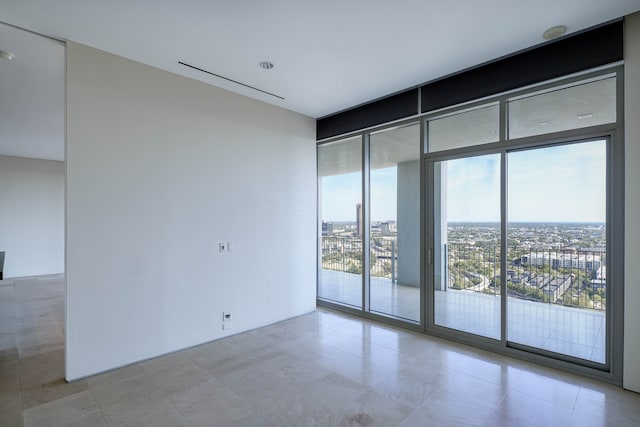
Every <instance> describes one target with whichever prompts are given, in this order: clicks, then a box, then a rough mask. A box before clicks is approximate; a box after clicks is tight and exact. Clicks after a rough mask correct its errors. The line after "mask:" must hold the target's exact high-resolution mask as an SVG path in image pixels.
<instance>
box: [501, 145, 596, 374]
mask: <svg viewBox="0 0 640 427" xmlns="http://www.w3.org/2000/svg"><path fill="white" fill-rule="evenodd" d="M606 151H607V144H606V141H596V142H588V143H579V144H572V145H563V146H556V147H547V148H540V149H534V150H526V151H518V152H513V153H509V155H508V161H509V168H508V171H509V172H508V177H509V178H508V179H509V202H508V212H509V223H508V270H507V288H508V299H507V301H508V302H507V303H508V339H509V341H512V342H517V343H521V344H526V345H530V346H532V347H538V348H542V349H545V350H549V351H553V352H556V353H562V354H566V355H569V356H574V357H578V358H581V359H587V360H591V361H594V362H599V363H604V362H605V342H606V327H605V322H606V316H605V310H606V277H607V275H606V266H605V265H606V226H605V220H606V182H607V179H606V159H607V152H606Z"/></svg>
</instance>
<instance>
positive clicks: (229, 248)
mask: <svg viewBox="0 0 640 427" xmlns="http://www.w3.org/2000/svg"><path fill="white" fill-rule="evenodd" d="M227 252H231V242H227Z"/></svg>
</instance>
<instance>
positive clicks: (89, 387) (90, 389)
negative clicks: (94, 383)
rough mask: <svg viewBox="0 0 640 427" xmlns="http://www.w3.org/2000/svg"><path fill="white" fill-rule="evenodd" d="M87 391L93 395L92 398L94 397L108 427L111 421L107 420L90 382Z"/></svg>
mask: <svg viewBox="0 0 640 427" xmlns="http://www.w3.org/2000/svg"><path fill="white" fill-rule="evenodd" d="M87 390H89V392H90V393H91V397H93V401H94V402H96V407H97V408H98V410H99V411H100V416H102V419H103V420H104V422H105V424H106V425H107V426H108V425H109V420H107V416H106V415H105V413H104V410H103V409H102V405H100V402H98V399H97V398H96V395H95V393H94V392H93V389H92V388H91V386H90V385H89V383H88V382H87Z"/></svg>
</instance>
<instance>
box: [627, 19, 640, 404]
mask: <svg viewBox="0 0 640 427" xmlns="http://www.w3.org/2000/svg"><path fill="white" fill-rule="evenodd" d="M624 62H625V64H624V73H625V79H624V85H625V87H624V104H625V105H624V108H625V114H624V119H625V269H624V275H625V287H624V292H625V295H624V298H625V300H624V325H625V327H624V372H623V386H624V388H627V389H629V390H634V391H637V392H640V327H639V325H640V309H639V308H638V307H640V262H638V261H639V258H640V165H639V163H640V120H638V118H640V13H635V14H633V15H630V16H627V17H626V18H625V47H624Z"/></svg>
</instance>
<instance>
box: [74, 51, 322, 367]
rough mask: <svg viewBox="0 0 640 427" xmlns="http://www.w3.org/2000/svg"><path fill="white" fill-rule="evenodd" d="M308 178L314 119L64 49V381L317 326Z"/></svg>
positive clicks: (115, 59) (107, 56) (104, 55)
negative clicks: (225, 317) (292, 320)
mask: <svg viewBox="0 0 640 427" xmlns="http://www.w3.org/2000/svg"><path fill="white" fill-rule="evenodd" d="M315 169H316V168H315V120H313V119H311V118H309V117H305V116H302V115H299V114H296V113H293V112H290V111H286V110H283V109H280V108H277V107H274V106H271V105H268V104H265V103H261V102H259V101H255V100H252V99H249V98H246V97H242V96H239V95H236V94H233V93H231V92H227V91H225V90H222V89H218V88H215V87H212V86H208V85H205V84H203V83H200V82H196V81H193V80H189V79H187V78H183V77H179V76H176V75H173V74H170V73H167V72H164V71H160V70H158V69H154V68H151V67H148V66H146V65H142V64H139V63H136V62H132V61H129V60H126V59H124V58H121V57H117V56H114V55H111V54H107V53H105V52H101V51H98V50H95V49H92V48H89V47H86V46H83V45H79V44H76V43H73V42H69V43H68V44H67V181H66V184H67V261H66V262H67V329H66V332H67V342H66V351H67V359H66V363H67V366H66V377H67V379H69V380H73V379H77V378H81V377H84V376H88V375H91V374H94V373H97V372H100V371H104V370H108V369H111V368H114V367H117V366H121V365H124V364H128V363H132V362H135V361H138V360H141V359H145V358H149V357H153V356H157V355H160V354H163V353H167V352H171V351H174V350H178V349H181V348H184V347H188V346H192V345H195V344H199V343H202V342H206V341H210V340H214V339H217V338H220V337H223V336H226V335H229V334H232V333H238V332H241V331H245V330H248V329H252V328H256V327H260V326H263V325H266V324H270V323H273V322H276V321H280V320H283V319H286V318H289V317H292V316H296V315H299V314H303V313H307V312H310V311H313V310H314V309H315V264H316V256H315V244H316V241H315V235H316V229H315V217H316V194H315V187H316V184H315V181H316V174H315ZM218 242H231V243H232V249H233V251H232V252H230V253H224V254H221V253H219V252H218ZM222 311H231V312H232V314H233V329H231V330H229V331H222V328H221V315H222Z"/></svg>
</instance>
